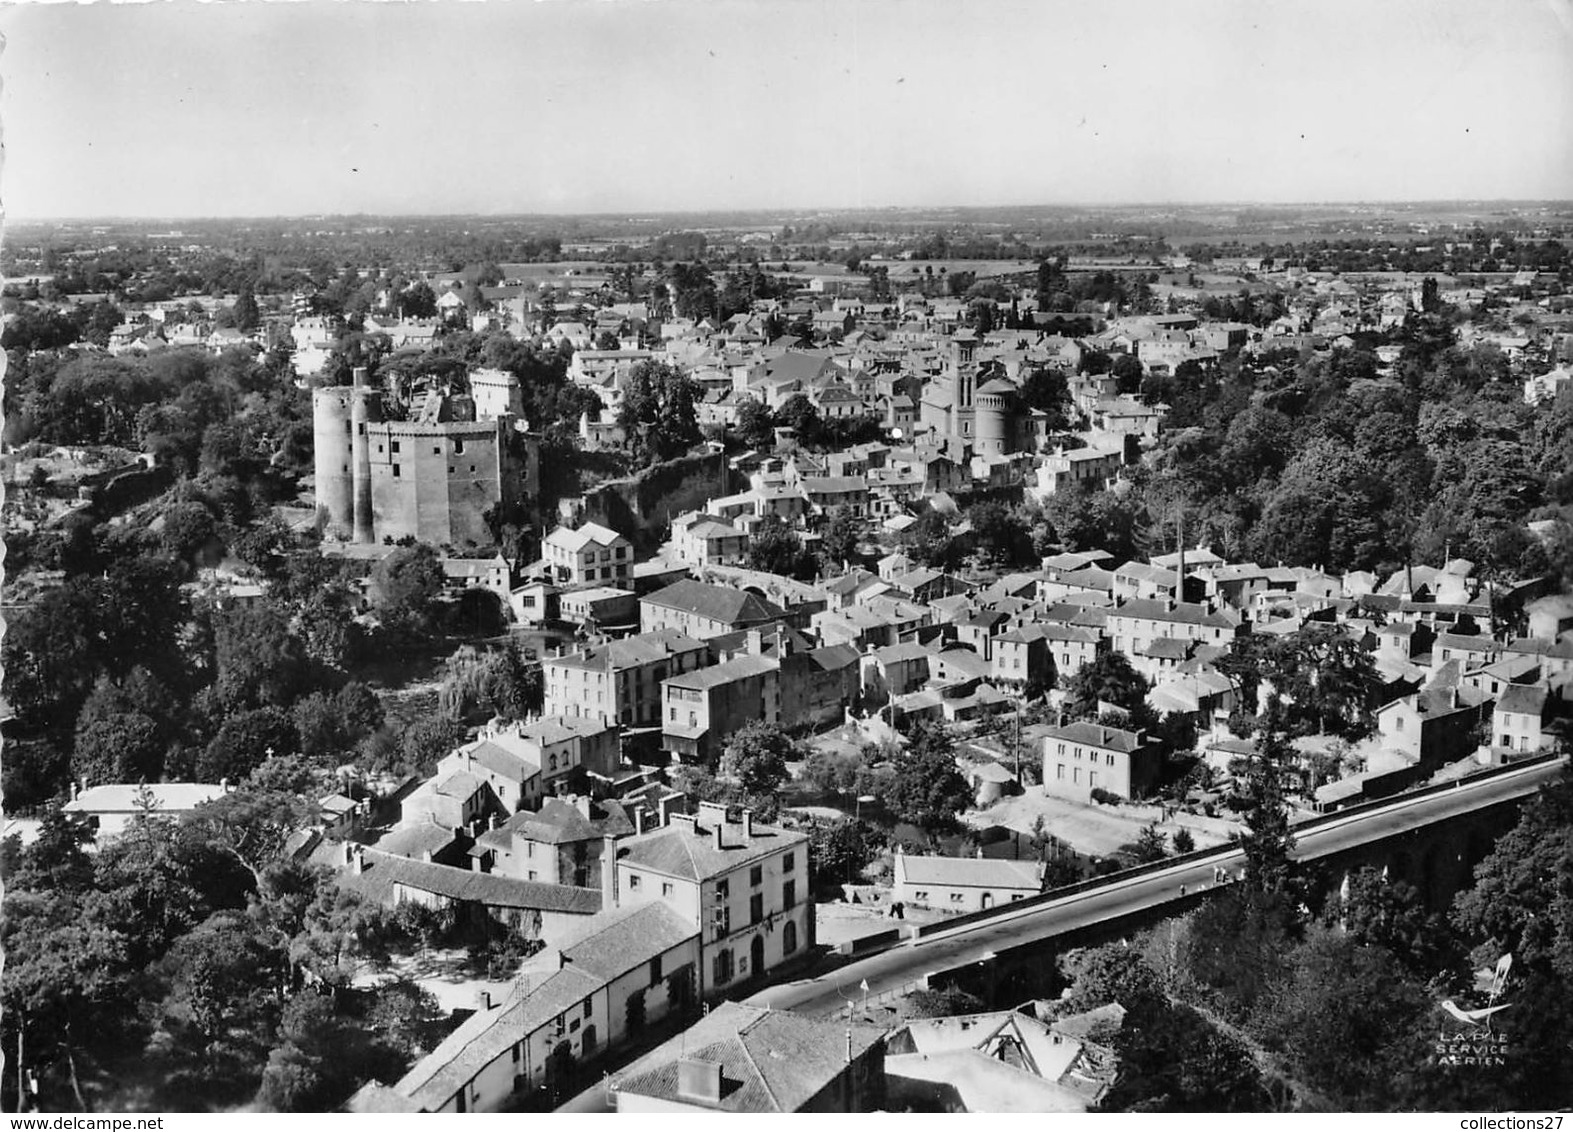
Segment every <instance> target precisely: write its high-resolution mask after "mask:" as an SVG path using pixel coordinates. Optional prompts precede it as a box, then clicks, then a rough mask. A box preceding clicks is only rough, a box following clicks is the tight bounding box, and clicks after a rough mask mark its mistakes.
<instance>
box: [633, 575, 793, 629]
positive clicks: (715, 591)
mask: <svg viewBox="0 0 1573 1132" xmlns="http://www.w3.org/2000/svg"><path fill="white" fill-rule="evenodd" d="M642 600H644V601H647V602H649V603H650V604H651V605H658V606H661V607H662V608H665V609H676V610H680V611H682V612H684V613H693V614H697V615H698V616H700V617H707V618H709V619H710V620H712V621H721V622H725V623H728V624H732V625H744V624H749V623H754V622H764V621H774V620H777V619H779V618H780V617H783V616H784V615H785V614H784V611H783V610H782V609H781V607H780V606H778V605H776V604H774V603H773V602H769V601H766V600H765V599H764V598H762V597H760V596H759V595H758V594H756V593H751V592H749V591H748V590H738V589H733V588H731V587H730V586H713V585H710V584H708V583H706V582H697V581H694V580H693V579H692V578H685V579H683V580H682V581H680V582H673V583H672V584H671V585H669V586H667V587H666V588H665V589H662V590H657V591H656V592H655V593H653V594H650V595H649V596H647V597H645V598H643V599H642Z"/></svg>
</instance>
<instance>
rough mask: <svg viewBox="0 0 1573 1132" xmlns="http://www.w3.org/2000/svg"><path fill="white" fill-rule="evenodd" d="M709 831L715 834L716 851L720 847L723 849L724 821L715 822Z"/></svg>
mask: <svg viewBox="0 0 1573 1132" xmlns="http://www.w3.org/2000/svg"><path fill="white" fill-rule="evenodd" d="M710 832H711V833H713V834H714V835H715V848H716V851H717V852H720V851H721V850H722V849H725V848H726V844H725V837H726V822H724V821H718V822H716V823H715V825H714V826H713V827H711V830H710Z"/></svg>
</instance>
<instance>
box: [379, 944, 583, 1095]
mask: <svg viewBox="0 0 1573 1132" xmlns="http://www.w3.org/2000/svg"><path fill="white" fill-rule="evenodd" d="M603 985H604V981H603V980H602V979H599V978H597V977H595V976H594V975H591V974H589V973H587V972H584V971H579V970H576V969H575V968H573V967H564V968H563V969H561V970H559V971H555V972H553V973H552V974H551V975H550V976H549V977H548V978H547V979H546V980H545V981H544V982H542V983H541V984H539V985H538V986H536V987H534V988H533V989H531V990H529V991H527V992H526V991H520V990H515V991H514V992H513V993H512V994H511V995H510V996H509V997H508V999H507V1000H506V1001H505V1002H504V1003H503V1005H502V1007H501V1008H500V1009H497V1010H481V1011H477V1012H476V1013H474V1014H472V1015H471V1016H470V1017H469V1018H467V1019H465V1021H464V1022H463V1023H462V1024H461V1025H460V1026H459V1028H458V1029H457V1030H455V1031H454V1032H453V1033H451V1034H449V1035H448V1036H447V1037H446V1038H444V1039H443V1041H442V1042H441V1044H439V1045H438V1046H437V1048H436V1049H434V1050H432V1052H431V1053H429V1054H428V1055H426V1056H425V1057H423V1058H421V1059H420V1061H418V1062H416V1063H415V1065H414V1066H413V1067H412V1068H411V1069H410V1071H409V1072H408V1073H406V1074H405V1075H404V1076H403V1078H401V1079H400V1080H399V1082H398V1083H397V1084H396V1085H394V1086H393V1089H394V1091H395V1092H397V1093H400V1094H402V1095H403V1096H406V1097H409V1098H410V1100H411V1101H412V1102H414V1103H415V1104H416V1105H418V1106H419V1107H420V1108H421V1109H423V1110H426V1111H431V1110H435V1109H438V1108H441V1107H442V1106H443V1105H444V1104H446V1103H447V1102H448V1100H449V1099H450V1098H451V1097H453V1096H454V1095H455V1094H456V1093H457V1092H458V1091H459V1090H460V1089H461V1088H463V1087H464V1086H465V1085H466V1084H468V1083H469V1082H470V1081H472V1080H474V1078H475V1076H476V1074H478V1073H479V1072H480V1071H481V1070H482V1069H484V1068H485V1067H486V1066H488V1065H490V1064H491V1063H492V1062H493V1061H495V1060H496V1059H497V1058H499V1057H501V1056H502V1054H503V1053H504V1051H506V1050H507V1048H508V1047H509V1046H511V1045H513V1044H514V1043H516V1042H518V1041H519V1040H520V1039H521V1038H524V1037H528V1036H529V1035H530V1034H532V1033H534V1032H535V1031H536V1030H538V1029H540V1028H541V1027H542V1026H544V1025H546V1024H547V1023H548V1022H550V1021H552V1020H553V1019H555V1018H556V1017H557V1016H558V1015H559V1014H563V1013H565V1012H566V1011H568V1010H569V1009H570V1008H572V1007H574V1006H577V1005H578V1004H579V1003H580V1002H582V1001H583V1000H584V999H585V998H587V997H589V996H590V995H591V994H593V993H595V992H596V991H597V990H599V989H600V988H601V987H602V986H603Z"/></svg>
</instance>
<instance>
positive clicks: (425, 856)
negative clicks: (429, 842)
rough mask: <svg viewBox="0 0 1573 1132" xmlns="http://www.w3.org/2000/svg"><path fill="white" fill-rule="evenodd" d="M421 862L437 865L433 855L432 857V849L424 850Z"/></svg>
mask: <svg viewBox="0 0 1573 1132" xmlns="http://www.w3.org/2000/svg"><path fill="white" fill-rule="evenodd" d="M421 860H423V861H425V862H426V863H427V864H428V865H430V864H435V862H434V861H433V860H432V855H431V850H430V849H422V850H421Z"/></svg>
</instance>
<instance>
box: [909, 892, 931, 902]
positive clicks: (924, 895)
mask: <svg viewBox="0 0 1573 1132" xmlns="http://www.w3.org/2000/svg"><path fill="white" fill-rule="evenodd" d="M928 898H929V894H928V893H927V892H914V893H913V894H912V899H914V900H927V899H928Z"/></svg>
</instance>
